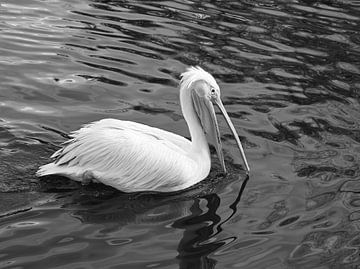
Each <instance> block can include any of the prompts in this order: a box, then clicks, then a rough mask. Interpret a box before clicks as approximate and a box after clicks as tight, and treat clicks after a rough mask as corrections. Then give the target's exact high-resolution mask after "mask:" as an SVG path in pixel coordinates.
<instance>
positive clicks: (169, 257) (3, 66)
mask: <svg viewBox="0 0 360 269" xmlns="http://www.w3.org/2000/svg"><path fill="white" fill-rule="evenodd" d="M359 20H360V1H345V0H343V1H341V0H339V1H336V0H333V1H331V0H323V1H310V0H307V1H305V0H303V1H300V0H292V1H285V0H283V1H269V0H267V1H265V0H262V1H246V0H243V1H120V0H119V1H116V0H114V1H107V0H83V1H80V0H74V1H70V0H66V1H60V0H48V1H42V0H26V1H25V0H15V1H14V0H3V1H1V3H0V190H1V194H0V212H1V218H0V242H1V243H0V267H1V268H359V266H360V259H359V257H360V181H359V179H360V168H359V163H360V162H359V155H360V127H359V123H360V120H359V118H360V107H359V95H360V23H359ZM189 65H201V66H202V67H203V68H205V69H206V70H208V71H209V72H211V73H212V74H213V75H214V76H215V77H216V79H217V80H218V82H219V84H220V87H221V90H222V96H223V101H224V104H225V106H226V108H227V110H228V111H229V114H230V116H231V117H232V120H233V122H234V124H235V126H236V128H237V130H238V132H239V134H240V136H241V138H242V140H243V141H244V146H245V148H246V153H247V157H248V160H249V162H250V165H251V168H252V173H251V176H250V179H249V180H248V181H246V180H244V176H243V175H244V174H243V172H242V170H241V169H240V168H239V164H241V159H240V156H239V154H238V152H237V150H236V147H235V143H234V140H233V139H232V138H231V135H230V131H229V130H228V129H227V128H226V124H225V122H224V121H222V120H221V119H220V128H221V131H222V133H223V142H224V144H225V146H224V148H225V152H226V153H225V154H226V156H227V161H226V163H227V166H228V168H229V169H230V170H231V173H230V175H228V176H227V177H223V176H221V175H219V174H218V172H219V171H220V170H219V163H218V162H217V160H216V158H215V156H214V168H213V171H212V173H211V175H210V176H209V178H208V179H207V180H205V181H204V182H203V183H202V184H201V185H200V186H197V187H195V188H193V189H191V190H189V191H186V192H184V193H180V194H175V195H154V194H123V193H120V192H117V191H114V190H112V189H110V188H106V187H104V186H101V187H100V186H97V185H96V186H86V187H84V186H79V185H77V184H74V183H72V182H69V181H62V180H61V179H52V180H50V181H48V180H44V181H39V179H37V178H36V177H35V176H34V172H35V171H36V169H37V167H38V166H39V165H41V164H44V163H46V162H48V160H49V156H50V154H51V153H52V152H53V151H54V150H55V149H56V148H57V147H58V145H59V144H60V143H61V142H63V141H64V140H65V137H66V133H68V132H69V131H71V130H75V129H77V128H79V126H80V125H81V124H83V123H87V122H90V121H94V120H98V119H101V118H105V117H114V118H119V119H127V120H134V121H138V122H142V123H146V124H149V125H152V126H156V127H159V128H163V129H166V130H169V131H172V132H175V133H178V134H181V135H184V136H188V131H187V128H186V126H185V122H184V120H183V119H182V116H181V111H180V108H179V102H178V89H177V83H178V78H179V74H180V73H181V72H183V71H184V70H185V68H186V67H187V66H189ZM246 183H247V184H246Z"/></svg>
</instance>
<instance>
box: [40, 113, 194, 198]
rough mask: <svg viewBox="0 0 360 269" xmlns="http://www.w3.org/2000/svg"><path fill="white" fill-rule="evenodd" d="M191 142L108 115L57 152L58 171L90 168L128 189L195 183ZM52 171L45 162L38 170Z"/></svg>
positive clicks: (78, 172) (79, 172) (79, 174)
mask: <svg viewBox="0 0 360 269" xmlns="http://www.w3.org/2000/svg"><path fill="white" fill-rule="evenodd" d="M189 147H190V141H189V140H187V139H185V138H183V137H181V136H178V135H175V134H172V133H170V132H166V131H163V130H160V129H157V128H152V127H149V126H146V125H142V124H138V123H134V122H128V121H120V120H114V119H105V120H101V121H98V122H94V123H91V124H88V125H85V126H84V127H83V128H81V129H79V130H77V131H75V132H73V133H72V134H71V139H70V140H69V141H66V142H65V143H64V147H63V148H62V149H60V150H58V151H57V152H55V153H54V154H53V156H52V157H53V158H54V159H55V160H54V163H53V164H55V165H56V169H57V171H58V172H57V173H58V174H65V175H67V176H69V177H71V178H73V179H75V180H80V181H81V180H82V178H84V175H85V174H89V172H90V173H91V174H92V175H93V177H94V178H95V179H96V180H97V181H100V182H102V183H104V184H107V185H110V186H113V187H115V188H117V189H120V190H124V191H128V190H131V191H134V190H151V189H153V190H161V189H164V190H169V189H171V188H174V190H175V189H180V188H184V187H187V186H184V184H187V185H188V186H190V185H191V184H192V182H191V181H189V177H191V176H190V175H193V171H194V170H196V162H195V161H194V160H192V159H191V157H190V156H188V155H187V154H188V153H187V149H189ZM53 164H52V165H53ZM49 168H50V167H49ZM51 168H52V170H53V171H54V170H56V169H55V168H54V166H51ZM49 170H50V169H49ZM50 172H51V171H50ZM50 172H49V173H47V171H46V165H45V166H43V167H41V168H40V170H39V174H40V175H45V174H50ZM52 173H53V172H52ZM194 180H196V179H194Z"/></svg>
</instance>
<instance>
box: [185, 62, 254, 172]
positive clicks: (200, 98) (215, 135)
mask: <svg viewBox="0 0 360 269" xmlns="http://www.w3.org/2000/svg"><path fill="white" fill-rule="evenodd" d="M184 94H186V95H190V99H191V103H192V108H193V112H194V114H195V115H196V116H197V119H198V122H200V125H201V128H202V130H203V131H204V133H205V135H206V138H207V140H208V142H209V143H210V144H212V145H214V146H215V149H216V152H217V155H218V158H219V160H220V163H221V166H222V169H223V170H224V172H225V173H226V167H225V162H224V155H223V151H222V145H221V139H220V132H219V126H218V122H217V120H216V115H215V110H214V105H216V106H217V107H218V108H219V110H220V112H221V113H222V115H223V116H224V118H225V120H226V123H227V125H228V126H229V128H230V130H231V132H232V134H233V135H234V138H235V141H236V144H237V146H238V148H239V150H240V154H241V157H242V159H243V161H244V164H245V168H246V170H247V172H249V171H250V168H249V165H248V162H247V160H246V157H245V153H244V149H243V147H242V145H241V142H240V139H239V135H238V134H237V132H236V130H235V127H234V125H233V123H232V122H231V120H230V117H229V115H228V114H227V112H226V110H225V107H224V105H223V104H222V102H221V99H220V88H219V85H218V84H217V83H216V81H215V79H214V77H213V76H212V75H211V74H209V73H208V72H206V71H204V70H203V69H202V68H200V67H198V66H197V67H190V68H188V69H187V71H186V72H184V73H183V74H181V82H180V95H184ZM190 106H191V105H190ZM183 114H184V116H185V115H186V112H185V111H184V108H183Z"/></svg>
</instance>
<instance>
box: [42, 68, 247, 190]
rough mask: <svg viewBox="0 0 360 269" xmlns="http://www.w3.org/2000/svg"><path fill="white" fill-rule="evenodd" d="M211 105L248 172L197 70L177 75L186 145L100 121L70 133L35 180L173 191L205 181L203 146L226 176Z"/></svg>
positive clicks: (212, 87)
mask: <svg viewBox="0 0 360 269" xmlns="http://www.w3.org/2000/svg"><path fill="white" fill-rule="evenodd" d="M214 104H215V105H217V106H218V107H219V109H220V111H221V113H222V114H223V116H224V117H225V120H226V122H227V124H228V126H229V128H230V130H231V132H232V134H233V135H234V137H235V141H236V144H237V146H238V148H239V150H240V153H241V157H242V159H243V162H244V164H245V168H246V170H247V172H249V171H250V168H249V165H248V162H247V160H246V157H245V153H244V150H243V147H242V145H241V142H240V139H239V136H238V134H237V133H236V130H235V127H234V125H233V124H232V122H231V120H230V117H229V116H228V114H227V112H226V110H225V108H224V106H223V104H222V102H221V99H220V88H219V86H218V84H217V83H216V81H215V79H214V77H213V76H212V75H211V74H209V73H208V72H206V71H204V70H203V69H202V68H201V67H198V66H197V67H190V68H188V69H187V70H186V71H185V72H184V73H182V74H181V81H180V105H181V110H182V113H183V116H184V118H185V121H186V123H187V125H188V128H189V131H190V136H191V141H190V140H188V139H186V138H184V137H182V136H179V135H177V134H174V133H171V132H168V131H165V130H161V129H158V128H154V127H150V126H148V125H144V124H140V123H136V122H131V121H123V120H116V119H102V120H99V121H96V122H93V123H90V124H87V125H84V126H83V127H82V128H81V129H79V130H77V131H74V132H72V133H71V134H70V139H69V140H68V141H66V142H64V143H63V147H62V148H61V149H59V150H58V151H56V152H55V153H54V154H53V155H52V156H51V158H52V159H53V160H54V161H53V162H52V163H49V164H46V165H43V166H41V167H40V168H39V170H38V171H37V176H40V177H41V176H46V175H62V176H65V177H68V178H70V179H72V180H76V181H80V182H82V183H88V182H90V181H92V182H97V183H103V184H106V185H109V186H112V187H114V188H116V189H118V190H121V191H124V192H137V191H159V192H172V191H178V190H182V189H185V188H188V187H190V186H192V185H194V184H196V183H198V182H200V181H201V180H203V179H205V178H206V177H207V176H208V174H209V172H210V167H211V158H210V150H209V145H208V142H210V143H211V144H213V145H214V146H215V149H216V151H217V155H218V158H219V160H220V164H221V167H222V169H223V170H224V172H225V173H226V167H225V162H224V156H223V152H222V145H221V140H220V133H219V127H218V123H217V120H216V116H215V110H214V106H213V105H214Z"/></svg>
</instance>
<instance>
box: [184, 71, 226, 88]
mask: <svg viewBox="0 0 360 269" xmlns="http://www.w3.org/2000/svg"><path fill="white" fill-rule="evenodd" d="M180 77H181V80H180V91H181V90H183V89H186V88H189V87H191V84H192V83H194V82H195V81H198V80H204V81H206V82H207V83H209V84H210V85H211V86H212V87H214V88H216V89H219V86H218V84H217V83H216V80H215V78H214V77H213V76H212V75H211V74H210V73H208V72H206V71H205V70H204V69H202V68H201V67H200V66H191V67H189V68H187V69H186V71H185V72H184V73H182V74H181V75H180Z"/></svg>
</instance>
